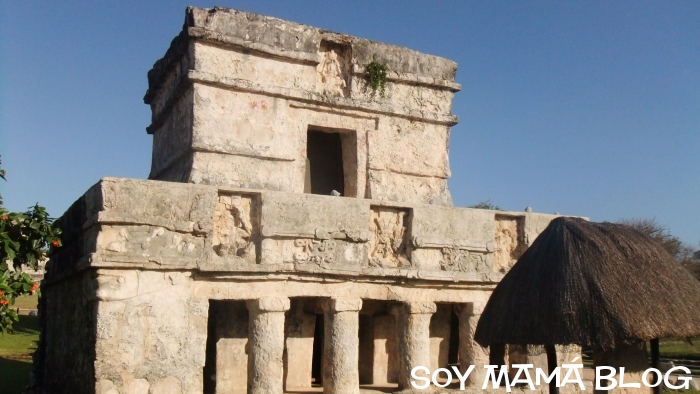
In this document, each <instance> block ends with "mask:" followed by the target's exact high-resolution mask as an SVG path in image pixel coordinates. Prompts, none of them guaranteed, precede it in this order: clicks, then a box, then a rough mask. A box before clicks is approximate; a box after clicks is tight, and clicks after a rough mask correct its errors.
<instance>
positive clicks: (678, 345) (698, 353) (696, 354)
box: [659, 337, 700, 360]
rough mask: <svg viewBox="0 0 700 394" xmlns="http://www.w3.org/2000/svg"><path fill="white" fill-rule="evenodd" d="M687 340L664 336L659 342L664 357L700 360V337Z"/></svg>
mask: <svg viewBox="0 0 700 394" xmlns="http://www.w3.org/2000/svg"><path fill="white" fill-rule="evenodd" d="M690 342H692V344H691V343H689V342H688V341H687V340H685V339H682V338H664V339H662V340H661V341H660V343H659V353H661V357H662V358H674V359H683V360H700V337H694V338H691V339H690Z"/></svg>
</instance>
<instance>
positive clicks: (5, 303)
mask: <svg viewBox="0 0 700 394" xmlns="http://www.w3.org/2000/svg"><path fill="white" fill-rule="evenodd" d="M9 303H10V300H6V299H4V298H1V299H0V305H7V304H9Z"/></svg>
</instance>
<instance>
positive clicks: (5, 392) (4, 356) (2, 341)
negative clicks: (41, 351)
mask: <svg viewBox="0 0 700 394" xmlns="http://www.w3.org/2000/svg"><path fill="white" fill-rule="evenodd" d="M14 330H15V332H14V333H13V334H0V371H2V373H0V394H19V393H21V392H22V390H23V389H24V387H25V386H26V385H27V383H29V372H30V371H31V369H32V353H34V350H36V342H37V341H38V340H39V318H38V317H35V316H20V318H19V323H15V325H14Z"/></svg>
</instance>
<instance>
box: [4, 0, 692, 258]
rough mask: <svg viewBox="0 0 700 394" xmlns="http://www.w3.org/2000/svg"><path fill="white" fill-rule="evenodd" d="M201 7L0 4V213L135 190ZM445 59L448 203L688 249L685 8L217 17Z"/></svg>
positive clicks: (410, 9) (436, 5) (322, 5)
mask: <svg viewBox="0 0 700 394" xmlns="http://www.w3.org/2000/svg"><path fill="white" fill-rule="evenodd" d="M188 4H191V5H196V6H201V7H211V6H214V5H216V3H207V2H202V1H187V2H182V1H162V2H155V1H141V0H139V1H127V0H122V1H112V2H97V1H81V2H76V1H72V2H71V1H61V2H56V1H45V2H34V1H0V154H1V155H2V160H3V166H4V167H5V168H6V169H7V171H8V181H9V182H7V183H2V184H0V191H1V192H2V194H3V196H4V197H5V204H6V206H7V207H8V208H9V209H12V210H23V209H25V208H26V207H27V206H29V205H31V204H33V203H34V202H37V201H38V202H40V203H41V204H43V205H45V206H46V207H47V208H48V209H49V212H50V213H51V214H52V215H54V216H60V215H61V213H62V212H63V211H64V210H65V209H66V208H67V207H68V206H69V205H70V204H71V203H72V202H73V201H74V200H75V199H77V198H78V197H79V196H80V195H82V194H83V193H84V192H85V190H87V188H88V187H90V186H91V185H92V184H94V183H95V182H97V181H98V180H99V179H100V178H101V177H103V176H118V177H133V178H146V177H147V176H148V172H149V168H150V158H151V136H150V135H148V134H146V131H145V127H146V126H147V125H148V124H149V119H150V114H149V108H148V106H146V105H145V104H143V101H142V97H143V94H144V92H145V91H146V72H147V71H148V70H149V69H150V68H151V66H152V65H153V63H154V62H155V61H156V60H157V59H158V58H159V57H160V56H162V55H163V54H164V53H165V51H166V50H167V48H168V45H169V43H170V40H171V39H172V38H173V37H174V36H175V35H177V34H178V32H179V31H180V28H181V26H182V22H183V19H184V10H185V6H186V5H188ZM218 5H222V6H227V7H232V8H238V9H242V10H246V11H253V12H258V13H262V14H266V15H272V16H276V17H279V18H283V19H289V20H293V21H297V22H301V23H306V24H310V25H313V26H318V27H322V28H326V29H329V30H334V31H338V32H342V33H347V34H352V35H356V36H361V37H366V38H369V39H373V40H378V41H384V42H388V43H393V44H398V45H404V46H407V47H410V48H413V49H416V50H418V51H422V52H427V53H431V54H435V55H440V56H444V57H447V58H450V59H453V60H455V61H457V63H458V64H459V69H458V72H457V82H459V83H461V84H462V91H461V92H460V93H458V94H457V95H456V98H455V103H454V108H453V112H454V114H456V115H458V116H459V117H460V123H459V125H457V126H455V127H454V128H453V129H452V138H451V148H450V160H451V167H452V174H453V176H452V179H451V180H450V188H451V191H452V196H453V198H454V201H455V204H456V205H458V206H465V205H469V204H473V203H476V202H478V201H480V200H487V199H490V200H491V201H492V202H493V203H496V204H498V205H500V206H501V207H503V208H505V209H509V210H517V211H520V210H523V209H524V208H525V207H526V206H532V208H533V209H534V210H535V211H537V212H548V213H554V212H561V213H563V214H572V215H584V216H589V217H590V218H591V219H592V220H595V221H603V220H610V221H614V220H617V219H620V218H656V220H657V221H658V222H659V223H660V224H662V225H664V226H666V227H667V228H668V229H669V230H670V231H671V232H672V233H673V234H675V235H677V236H679V237H681V239H683V240H684V241H686V242H688V243H690V244H692V245H693V246H698V241H700V2H698V1H671V2H660V1H659V2H648V1H586V2H562V1H551V2H548V1H547V2H543V1H518V2H515V1H510V2H494V1H483V2H475V1H469V2H466V1H443V2H437V1H429V2H428V1H420V2H418V1H415V2H409V1H391V2H390V1H377V0H374V1H342V2H341V1H294V2H292V1H276V2H273V1H260V0H257V1H221V2H220V3H219V4H218Z"/></svg>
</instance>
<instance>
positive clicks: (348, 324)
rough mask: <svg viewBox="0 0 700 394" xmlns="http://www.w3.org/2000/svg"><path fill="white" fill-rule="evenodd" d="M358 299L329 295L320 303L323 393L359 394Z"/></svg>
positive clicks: (360, 306)
mask: <svg viewBox="0 0 700 394" xmlns="http://www.w3.org/2000/svg"><path fill="white" fill-rule="evenodd" d="M360 308H362V300H361V299H359V298H332V299H330V300H327V301H326V302H325V303H324V304H323V312H324V319H325V320H324V335H323V337H324V340H323V353H324V354H323V393H324V394H359V393H360V377H359V372H358V362H359V348H360V340H359V336H358V333H359V329H360V321H359V320H360V319H359V314H358V312H359V311H360Z"/></svg>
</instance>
